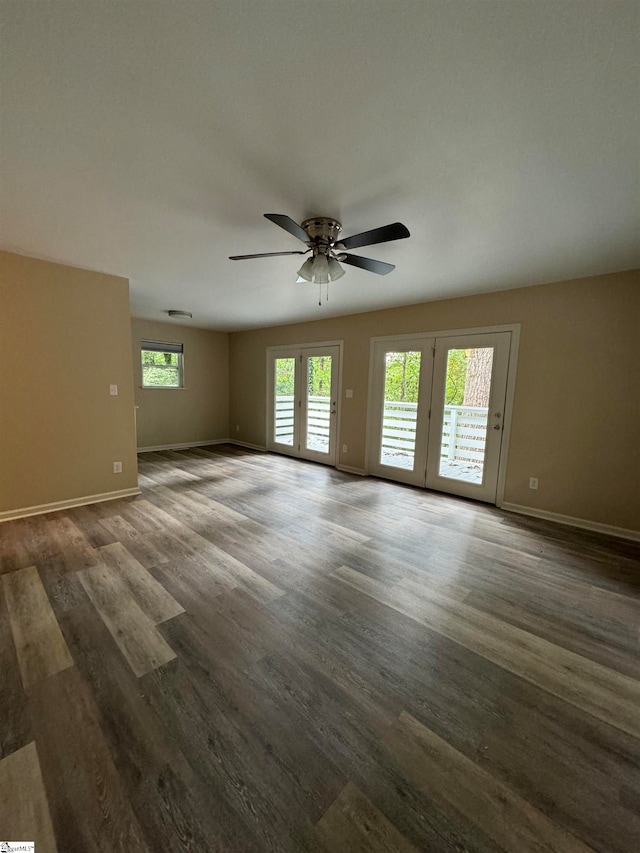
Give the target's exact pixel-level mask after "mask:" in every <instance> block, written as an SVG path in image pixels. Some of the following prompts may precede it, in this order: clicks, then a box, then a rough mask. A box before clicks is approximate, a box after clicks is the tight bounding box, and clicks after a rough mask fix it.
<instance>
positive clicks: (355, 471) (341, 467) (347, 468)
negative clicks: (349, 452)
mask: <svg viewBox="0 0 640 853" xmlns="http://www.w3.org/2000/svg"><path fill="white" fill-rule="evenodd" d="M336 468H337V469H338V471H344V472H345V473H346V474H357V475H358V477H366V476H367V472H366V471H365V470H364V468H352V467H351V466H350V465H336Z"/></svg>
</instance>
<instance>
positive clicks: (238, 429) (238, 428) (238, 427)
mask: <svg viewBox="0 0 640 853" xmlns="http://www.w3.org/2000/svg"><path fill="white" fill-rule="evenodd" d="M236 432H240V424H236Z"/></svg>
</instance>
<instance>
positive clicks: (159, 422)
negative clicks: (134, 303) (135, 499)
mask: <svg viewBox="0 0 640 853" xmlns="http://www.w3.org/2000/svg"><path fill="white" fill-rule="evenodd" d="M142 340H148V341H164V342H172V343H181V344H183V345H184V376H185V387H184V388H182V389H174V388H171V389H167V388H142V387H141V386H142V366H141V361H140V341H142ZM132 346H133V369H134V385H135V398H136V405H137V406H138V409H137V430H138V447H160V446H162V445H167V444H187V443H189V442H199V441H213V440H215V439H221V438H228V436H229V336H228V335H227V334H226V332H211V331H207V330H206V329H193V328H191V327H188V326H178V325H176V324H175V323H155V322H151V321H149V320H133V321H132Z"/></svg>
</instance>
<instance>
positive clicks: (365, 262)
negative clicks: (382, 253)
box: [340, 255, 395, 275]
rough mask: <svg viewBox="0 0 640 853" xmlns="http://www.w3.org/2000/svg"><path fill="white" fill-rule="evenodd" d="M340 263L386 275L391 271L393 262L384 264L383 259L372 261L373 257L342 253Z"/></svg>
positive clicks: (393, 267)
mask: <svg viewBox="0 0 640 853" xmlns="http://www.w3.org/2000/svg"><path fill="white" fill-rule="evenodd" d="M340 263H341V264H350V265H351V266H352V267H360V269H361V270H367V272H375V273H377V274H378V275H387V274H388V273H390V272H393V270H394V269H395V266H394V265H393V264H385V263H384V261H374V260H373V258H363V257H362V255H344V256H343V258H342V260H341V261H340Z"/></svg>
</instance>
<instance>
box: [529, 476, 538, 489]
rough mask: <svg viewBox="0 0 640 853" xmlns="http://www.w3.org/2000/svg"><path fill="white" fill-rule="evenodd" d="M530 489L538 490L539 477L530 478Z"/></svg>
mask: <svg viewBox="0 0 640 853" xmlns="http://www.w3.org/2000/svg"><path fill="white" fill-rule="evenodd" d="M529 488H530V489H537V488H538V478H537V477H529Z"/></svg>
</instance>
